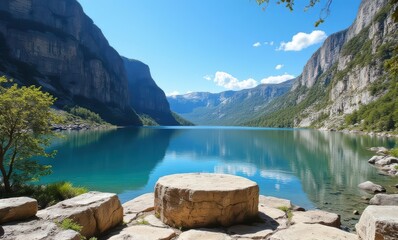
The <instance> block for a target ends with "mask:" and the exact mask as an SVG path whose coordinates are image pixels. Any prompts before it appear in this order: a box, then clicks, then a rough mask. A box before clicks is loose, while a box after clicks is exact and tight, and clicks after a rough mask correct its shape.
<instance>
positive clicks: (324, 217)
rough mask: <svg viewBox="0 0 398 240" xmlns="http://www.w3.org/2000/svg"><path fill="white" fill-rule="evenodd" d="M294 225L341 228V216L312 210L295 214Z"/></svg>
mask: <svg viewBox="0 0 398 240" xmlns="http://www.w3.org/2000/svg"><path fill="white" fill-rule="evenodd" d="M292 222H293V223H307V224H315V223H318V224H322V225H325V226H330V227H336V228H339V227H340V216H339V215H337V214H335V213H330V212H326V211H321V210H311V211H307V212H294V214H293V218H292Z"/></svg>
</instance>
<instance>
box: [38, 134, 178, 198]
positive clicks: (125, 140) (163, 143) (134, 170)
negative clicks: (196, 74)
mask: <svg viewBox="0 0 398 240" xmlns="http://www.w3.org/2000/svg"><path fill="white" fill-rule="evenodd" d="M173 133H174V130H172V129H169V130H167V131H162V132H160V131H157V130H154V129H147V128H126V129H117V130H111V131H88V132H72V133H69V134H66V136H65V138H64V139H62V140H61V141H59V142H57V143H56V144H55V146H53V147H54V148H56V149H57V150H58V153H57V156H56V159H55V160H51V161H50V162H48V163H49V164H51V165H52V166H53V168H52V169H53V174H52V175H50V176H47V177H45V178H43V179H42V181H41V182H54V181H70V182H72V183H74V184H75V185H80V186H86V187H88V188H89V189H90V190H98V191H112V192H116V193H120V192H122V191H124V190H126V189H136V188H140V187H143V186H145V185H146V184H147V182H148V179H149V176H150V173H151V171H152V170H153V168H154V167H155V166H156V165H157V164H158V163H159V162H160V161H162V160H163V158H164V156H165V152H166V149H167V147H168V145H169V140H170V138H171V136H172V135H173Z"/></svg>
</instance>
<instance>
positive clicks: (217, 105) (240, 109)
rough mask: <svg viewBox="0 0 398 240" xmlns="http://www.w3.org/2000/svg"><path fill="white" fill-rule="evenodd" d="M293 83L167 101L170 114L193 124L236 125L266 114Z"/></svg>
mask: <svg viewBox="0 0 398 240" xmlns="http://www.w3.org/2000/svg"><path fill="white" fill-rule="evenodd" d="M293 82H294V80H289V81H286V82H283V83H280V84H261V85H258V86H257V87H255V88H252V89H245V90H241V91H226V92H221V93H203V92H199V93H189V94H185V95H179V96H171V97H168V100H169V103H170V107H171V109H172V110H173V111H175V112H177V113H179V114H181V116H183V117H184V118H186V119H188V120H190V121H192V122H193V123H195V124H202V125H239V124H242V123H244V122H246V121H248V120H249V119H251V118H253V117H255V116H258V115H259V114H261V113H263V112H264V111H267V108H268V104H269V103H270V102H271V101H272V100H274V99H276V98H278V97H280V96H282V95H283V94H285V93H287V92H288V91H289V90H290V88H291V87H292V84H293Z"/></svg>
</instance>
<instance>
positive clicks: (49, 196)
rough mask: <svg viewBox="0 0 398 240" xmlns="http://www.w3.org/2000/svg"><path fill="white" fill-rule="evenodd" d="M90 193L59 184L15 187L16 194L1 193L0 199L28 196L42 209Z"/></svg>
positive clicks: (65, 184) (83, 189) (82, 189)
mask: <svg viewBox="0 0 398 240" xmlns="http://www.w3.org/2000/svg"><path fill="white" fill-rule="evenodd" d="M86 192H88V189H86V188H83V187H74V186H73V185H72V184H71V183H70V182H58V183H51V184H48V185H21V186H14V192H12V193H8V194H6V193H3V192H0V198H8V197H20V196H27V197H32V198H34V199H36V200H37V202H38V204H39V206H40V208H46V207H49V206H52V205H54V204H56V203H58V202H60V201H63V200H65V199H68V198H73V197H76V196H78V195H80V194H83V193H86Z"/></svg>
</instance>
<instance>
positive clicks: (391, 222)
mask: <svg viewBox="0 0 398 240" xmlns="http://www.w3.org/2000/svg"><path fill="white" fill-rule="evenodd" d="M355 228H356V230H357V234H358V236H359V238H360V239H362V240H373V239H398V206H368V207H367V208H366V209H365V211H364V212H363V213H362V216H361V218H360V219H359V222H358V224H357V225H356V226H355Z"/></svg>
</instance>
